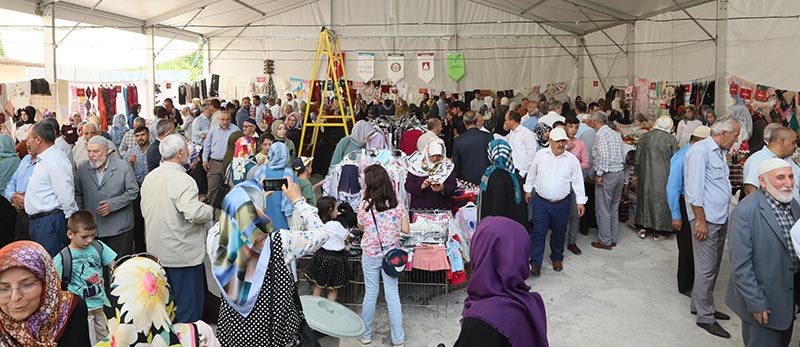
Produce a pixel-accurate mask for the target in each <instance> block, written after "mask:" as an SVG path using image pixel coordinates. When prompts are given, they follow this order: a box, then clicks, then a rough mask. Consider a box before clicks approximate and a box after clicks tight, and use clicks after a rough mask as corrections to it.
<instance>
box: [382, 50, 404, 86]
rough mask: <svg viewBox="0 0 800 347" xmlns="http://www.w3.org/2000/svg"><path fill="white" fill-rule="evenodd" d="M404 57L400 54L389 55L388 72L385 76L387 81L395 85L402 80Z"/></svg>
mask: <svg viewBox="0 0 800 347" xmlns="http://www.w3.org/2000/svg"><path fill="white" fill-rule="evenodd" d="M405 69H406V68H405V56H404V55H402V54H389V72H388V73H387V76H389V79H390V80H391V81H392V82H394V83H397V82H399V81H400V80H402V79H403V76H404V75H405V73H406V71H405Z"/></svg>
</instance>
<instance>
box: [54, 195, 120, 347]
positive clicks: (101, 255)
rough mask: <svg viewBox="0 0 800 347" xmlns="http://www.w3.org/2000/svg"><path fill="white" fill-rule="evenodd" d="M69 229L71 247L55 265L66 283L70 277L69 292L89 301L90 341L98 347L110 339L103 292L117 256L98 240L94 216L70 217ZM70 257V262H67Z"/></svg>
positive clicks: (59, 256)
mask: <svg viewBox="0 0 800 347" xmlns="http://www.w3.org/2000/svg"><path fill="white" fill-rule="evenodd" d="M67 228H68V229H69V230H67V237H69V239H70V244H69V246H67V247H65V248H64V249H63V250H62V251H61V252H60V253H59V254H58V255H56V256H55V258H53V262H55V265H56V270H57V271H58V275H59V276H60V278H61V279H62V280H63V279H65V278H66V277H69V283H68V284H67V290H69V291H70V292H72V293H75V294H76V295H78V296H80V297H81V298H82V299H83V300H84V301H86V306H87V307H88V309H89V339H90V341H91V342H92V345H95V344H96V343H98V342H99V341H101V340H103V339H104V338H106V336H107V335H108V330H107V329H106V318H105V315H104V314H103V305H104V304H106V303H107V302H108V299H107V298H106V292H105V289H103V288H104V286H105V283H104V281H103V268H104V267H105V266H111V265H112V264H113V263H114V259H115V258H116V257H117V253H116V252H114V250H112V249H111V247H108V246H106V245H105V244H104V243H103V242H101V241H100V240H95V239H94V238H95V234H96V233H97V221H96V220H95V218H94V215H92V213H91V212H89V211H86V210H80V211H78V212H75V213H74V214H73V215H72V216H71V217H69V220H68V221H67ZM93 242H94V244H93ZM98 249H99V250H100V251H98ZM67 254H68V255H69V256H66V258H68V259H64V258H65V255H67ZM69 258H71V259H69ZM70 261H71V262H70ZM65 263H66V264H65ZM70 263H71V266H70ZM65 266H66V267H71V268H72V271H71V272H72V273H71V274H66V275H67V276H65V274H63V271H64V270H63V268H64V267H65ZM62 287H63V284H62Z"/></svg>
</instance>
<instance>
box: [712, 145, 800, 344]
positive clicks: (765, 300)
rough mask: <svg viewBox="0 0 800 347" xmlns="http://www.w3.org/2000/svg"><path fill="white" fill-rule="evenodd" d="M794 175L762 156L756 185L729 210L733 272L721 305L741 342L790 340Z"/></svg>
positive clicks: (796, 209)
mask: <svg viewBox="0 0 800 347" xmlns="http://www.w3.org/2000/svg"><path fill="white" fill-rule="evenodd" d="M795 179H796V178H795V177H794V174H793V171H792V168H791V166H790V165H789V163H787V162H786V161H785V160H783V159H779V158H772V159H767V160H765V161H764V162H762V163H761V164H760V165H759V166H758V183H759V185H760V186H761V189H759V190H757V191H755V192H753V193H752V194H750V195H748V196H747V198H745V199H744V200H742V201H741V202H739V204H738V205H737V206H736V208H734V209H733V212H731V221H730V225H731V228H730V238H729V240H728V242H729V243H730V254H731V271H732V274H731V278H730V282H729V283H728V293H727V295H726V298H725V303H727V304H728V306H729V307H730V308H731V309H732V310H733V311H734V312H735V313H736V314H737V315H738V316H739V318H741V320H742V337H743V339H744V345H745V346H759V347H760V346H788V345H789V341H790V340H791V338H792V326H793V325H794V308H795V305H794V291H793V289H792V288H793V287H794V275H795V273H797V271H798V270H800V258H798V256H797V252H796V250H795V247H794V245H793V243H792V234H791V231H793V230H792V225H793V224H794V223H795V222H796V221H797V220H798V218H800V205H798V203H797V201H794V200H793V192H792V191H793V188H794V180H795Z"/></svg>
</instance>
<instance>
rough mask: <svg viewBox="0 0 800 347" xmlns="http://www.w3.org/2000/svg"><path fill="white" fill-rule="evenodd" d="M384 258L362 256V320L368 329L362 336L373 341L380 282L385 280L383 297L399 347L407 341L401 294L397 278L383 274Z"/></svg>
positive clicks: (393, 337)
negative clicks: (373, 325) (373, 324)
mask: <svg viewBox="0 0 800 347" xmlns="http://www.w3.org/2000/svg"><path fill="white" fill-rule="evenodd" d="M382 262H383V257H376V258H373V257H370V256H368V255H366V254H364V253H362V254H361V271H362V272H363V273H364V287H365V293H364V302H363V303H362V306H361V319H362V320H363V321H364V325H365V326H366V329H364V334H362V335H361V337H363V338H364V339H372V320H373V319H374V318H375V305H376V304H377V302H378V294H379V293H380V291H381V289H380V280H381V278H383V296H384V298H385V299H386V306H387V307H388V308H389V327H390V328H391V330H392V344H395V345H399V344H402V343H403V340H404V339H405V332H404V331H403V310H402V307H401V306H400V293H399V292H398V290H397V278H393V277H391V276H388V275H387V274H386V273H385V272H383V269H382V266H381V263H382Z"/></svg>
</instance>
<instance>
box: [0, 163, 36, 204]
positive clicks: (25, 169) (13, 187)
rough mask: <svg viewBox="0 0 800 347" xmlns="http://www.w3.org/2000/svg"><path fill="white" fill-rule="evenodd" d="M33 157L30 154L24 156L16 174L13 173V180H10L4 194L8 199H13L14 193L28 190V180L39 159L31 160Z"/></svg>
mask: <svg viewBox="0 0 800 347" xmlns="http://www.w3.org/2000/svg"><path fill="white" fill-rule="evenodd" d="M31 158H32V157H31V155H30V154H27V155H25V156H24V157H22V160H21V161H20V162H19V166H17V171H14V174H13V175H11V180H10V181H8V185H6V187H5V191H4V192H3V196H4V197H5V198H6V200H8V201H11V196H12V195H14V193H17V192H22V193H24V192H25V191H27V190H28V180H30V179H31V174H33V168H34V167H35V166H36V163H37V161H35V160H31Z"/></svg>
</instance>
